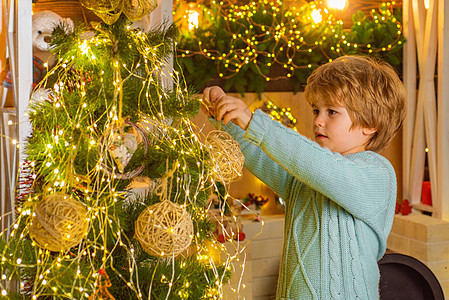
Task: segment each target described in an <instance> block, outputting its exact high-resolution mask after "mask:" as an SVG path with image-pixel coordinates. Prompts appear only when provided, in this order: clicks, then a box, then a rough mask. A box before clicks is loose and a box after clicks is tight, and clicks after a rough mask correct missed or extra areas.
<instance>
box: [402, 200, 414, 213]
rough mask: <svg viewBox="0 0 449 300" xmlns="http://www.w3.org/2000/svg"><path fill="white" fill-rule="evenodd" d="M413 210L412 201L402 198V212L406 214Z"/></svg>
mask: <svg viewBox="0 0 449 300" xmlns="http://www.w3.org/2000/svg"><path fill="white" fill-rule="evenodd" d="M411 212H412V206H411V205H410V202H409V201H408V200H407V199H404V200H402V205H401V214H403V215H404V216H406V215H408V214H410V213H411Z"/></svg>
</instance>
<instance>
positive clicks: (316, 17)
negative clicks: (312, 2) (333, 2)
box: [311, 9, 323, 24]
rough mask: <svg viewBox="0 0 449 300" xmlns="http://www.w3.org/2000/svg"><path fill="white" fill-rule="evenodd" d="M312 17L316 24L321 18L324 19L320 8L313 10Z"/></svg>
mask: <svg viewBox="0 0 449 300" xmlns="http://www.w3.org/2000/svg"><path fill="white" fill-rule="evenodd" d="M311 17H312V20H313V22H315V24H318V23H320V22H321V20H323V17H322V16H321V13H320V11H319V10H318V9H314V10H313V11H312V14H311Z"/></svg>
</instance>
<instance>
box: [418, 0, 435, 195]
mask: <svg viewBox="0 0 449 300" xmlns="http://www.w3.org/2000/svg"><path fill="white" fill-rule="evenodd" d="M437 4H438V3H437V0H430V6H429V9H428V10H427V17H426V27H425V34H424V45H425V47H426V50H425V51H424V55H426V66H425V74H424V77H423V78H422V79H421V80H423V82H424V85H423V86H424V93H423V97H424V99H423V101H424V124H425V131H426V144H427V147H428V148H429V152H428V153H427V159H428V165H429V176H430V182H431V185H432V196H433V199H436V198H437V197H436V195H437V191H438V179H437V172H438V171H437V160H436V158H437V155H436V154H437V140H436V139H437V137H436V135H437V122H438V121H437V114H436V95H435V81H434V77H435V67H436V56H437V38H438V29H437V16H438V15H437Z"/></svg>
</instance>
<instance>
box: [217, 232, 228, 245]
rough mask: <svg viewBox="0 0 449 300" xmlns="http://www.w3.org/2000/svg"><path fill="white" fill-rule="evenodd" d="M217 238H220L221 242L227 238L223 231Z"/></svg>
mask: <svg viewBox="0 0 449 300" xmlns="http://www.w3.org/2000/svg"><path fill="white" fill-rule="evenodd" d="M217 240H218V241H219V242H220V243H224V242H226V239H225V236H224V234H223V233H221V234H219V235H218V237H217Z"/></svg>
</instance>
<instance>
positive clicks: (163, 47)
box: [0, 0, 241, 299]
mask: <svg viewBox="0 0 449 300" xmlns="http://www.w3.org/2000/svg"><path fill="white" fill-rule="evenodd" d="M115 2H117V3H119V4H117V5H116V6H113V7H112V6H111V7H106V8H105V6H107V3H112V2H108V1H86V0H85V1H82V3H83V4H84V5H85V6H86V7H88V8H89V9H92V10H93V11H94V12H95V13H96V14H97V15H98V16H99V17H100V18H101V19H102V21H101V22H97V23H92V29H89V31H88V30H87V29H86V28H83V26H80V25H78V26H76V27H75V29H74V31H73V32H71V33H67V32H66V30H64V28H63V26H62V25H61V26H59V27H58V28H56V29H55V31H54V32H53V35H52V45H53V50H52V52H53V54H54V55H55V57H56V65H55V66H54V67H53V68H51V69H49V70H48V73H47V75H46V77H45V78H44V80H43V81H42V82H41V83H40V84H39V86H38V87H37V90H35V92H34V96H33V100H32V101H30V105H29V119H30V122H31V124H32V134H31V136H30V137H29V138H28V139H27V143H26V149H25V154H26V162H25V163H24V164H23V167H22V170H21V178H20V186H19V191H20V193H19V196H18V199H17V203H16V211H14V212H12V213H13V214H15V221H14V223H13V225H12V227H11V228H9V230H7V231H5V232H3V234H2V239H1V244H0V255H1V262H0V267H1V270H0V271H1V272H0V273H1V276H2V283H1V289H2V291H1V296H0V297H5V298H8V299H14V298H17V299H23V298H24V297H25V298H27V299H219V298H222V297H223V286H224V285H225V284H226V282H227V280H228V279H229V277H230V273H231V265H232V263H231V262H232V260H233V259H234V258H235V257H237V256H236V255H234V254H235V253H234V254H233V255H231V254H227V252H226V249H225V247H224V245H223V244H221V243H217V242H216V237H214V236H213V234H212V231H213V227H214V226H220V224H221V222H222V220H223V210H224V207H225V205H226V204H225V202H226V199H227V197H229V195H228V194H227V193H226V192H224V193H223V192H222V191H220V193H219V194H220V198H221V200H222V201H221V202H220V204H219V205H218V214H215V215H214V216H212V217H211V214H210V213H208V209H209V204H210V203H209V201H208V200H209V198H210V196H211V194H213V193H216V194H217V192H218V187H220V189H222V187H225V186H226V185H227V184H228V183H229V182H230V181H232V180H235V179H236V178H237V177H239V175H240V173H241V161H240V162H235V161H234V158H232V157H227V156H226V151H229V152H230V153H236V151H237V152H238V149H230V148H229V147H231V146H232V145H233V143H232V141H229V140H226V137H225V138H223V137H222V135H221V134H222V133H221V132H219V134H218V135H215V136H214V135H211V136H209V138H208V139H207V141H208V142H206V141H205V140H204V139H203V137H202V136H201V135H200V134H201V132H200V131H198V130H197V129H196V128H195V126H194V125H193V124H192V123H191V121H190V120H189V118H190V117H192V116H194V115H196V114H197V112H198V109H199V104H200V102H199V101H198V99H197V97H195V96H194V94H193V92H192V91H190V90H188V89H186V88H185V85H184V84H183V83H182V76H181V75H180V74H179V73H177V72H173V71H172V72H166V71H164V70H166V61H167V57H169V56H170V55H171V54H172V51H173V44H174V40H175V38H176V33H177V30H176V28H175V27H174V26H173V25H169V24H168V25H164V24H162V25H161V26H160V28H158V29H156V30H152V31H151V32H142V31H141V30H139V29H135V28H133V27H132V26H130V25H131V21H132V20H134V19H138V18H139V17H141V16H143V15H144V14H148V13H150V12H151V10H152V9H154V3H153V2H148V1H131V0H129V1H126V0H125V1H114V3H115ZM105 3H106V4H105ZM111 5H112V4H111ZM166 78H168V79H170V81H171V82H172V84H171V85H167V84H164V79H166ZM203 141H204V142H203ZM230 166H231V167H230ZM229 167H230V168H229ZM136 180H137V181H140V182H146V183H147V185H148V187H149V188H148V189H146V190H145V192H144V193H138V192H136V191H135V190H134V189H132V188H131V186H132V184H133V182H136ZM214 222H215V223H217V224H218V225H214ZM235 247H236V248H238V247H239V246H238V245H236V246H235ZM238 251H240V250H238V249H237V252H238ZM220 253H221V255H220ZM223 254H224V255H223ZM226 254H227V255H226Z"/></svg>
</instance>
